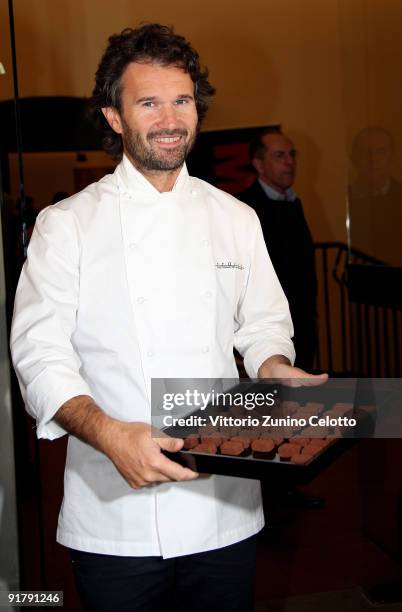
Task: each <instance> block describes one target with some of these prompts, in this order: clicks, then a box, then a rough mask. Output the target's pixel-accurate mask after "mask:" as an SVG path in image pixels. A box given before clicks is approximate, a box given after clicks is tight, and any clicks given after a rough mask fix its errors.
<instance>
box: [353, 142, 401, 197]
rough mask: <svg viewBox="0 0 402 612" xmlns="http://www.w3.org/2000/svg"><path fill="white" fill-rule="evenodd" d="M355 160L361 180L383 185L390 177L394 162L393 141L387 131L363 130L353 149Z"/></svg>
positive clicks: (378, 185)
mask: <svg viewBox="0 0 402 612" xmlns="http://www.w3.org/2000/svg"><path fill="white" fill-rule="evenodd" d="M353 162H354V164H355V166H356V168H357V172H358V178H359V180H361V181H363V182H365V183H372V184H373V186H374V187H381V186H382V185H383V184H384V183H385V182H386V181H387V179H388V178H389V176H390V172H391V162H392V142H391V140H390V137H389V136H388V134H387V133H386V132H383V131H382V130H372V131H367V132H363V133H362V134H361V135H360V137H359V138H358V139H357V140H356V142H355V144H354V149H353Z"/></svg>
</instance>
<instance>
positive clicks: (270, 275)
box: [11, 157, 294, 558]
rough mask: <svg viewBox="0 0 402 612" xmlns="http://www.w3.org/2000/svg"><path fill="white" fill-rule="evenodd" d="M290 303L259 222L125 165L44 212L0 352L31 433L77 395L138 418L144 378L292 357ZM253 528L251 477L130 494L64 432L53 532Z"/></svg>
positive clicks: (139, 536)
mask: <svg viewBox="0 0 402 612" xmlns="http://www.w3.org/2000/svg"><path fill="white" fill-rule="evenodd" d="M291 335H292V323H291V319H290V314H289V309H288V304H287V301H286V298H285V296H284V293H283V291H282V288H281V286H280V284H279V281H278V279H277V277H276V275H275V272H274V269H273V267H272V264H271V262H270V259H269V256H268V253H267V250H266V247H265V243H264V239H263V236H262V232H261V228H260V224H259V221H258V219H257V215H256V214H255V212H254V211H253V210H252V209H251V208H249V207H248V206H247V205H245V204H242V203H241V202H239V201H237V200H236V199H234V198H233V197H232V196H230V195H228V194H226V193H224V192H222V191H220V190H218V189H216V188H215V187H213V186H211V185H209V184H208V183H205V182H204V181H201V180H199V179H197V178H194V177H190V176H189V175H188V172H187V169H186V167H185V166H183V168H182V170H181V172H180V174H179V176H178V179H177V181H176V184H175V186H174V189H173V190H172V191H170V192H165V193H160V192H159V191H157V190H156V189H155V188H154V187H153V186H152V185H151V183H149V182H148V181H147V179H146V178H145V177H144V176H143V175H142V174H141V173H139V172H138V171H137V170H136V169H135V168H134V166H133V165H132V164H131V162H130V161H129V160H128V158H126V157H124V158H123V161H122V162H121V163H120V164H119V165H118V166H117V168H116V170H115V172H114V173H113V174H110V175H107V176H105V177H104V178H102V179H101V180H100V181H99V182H97V183H93V184H92V185H89V186H88V187H87V188H85V189H84V190H83V191H81V192H80V193H78V194H76V195H74V196H72V197H70V198H68V199H66V200H64V201H62V202H60V203H58V204H56V205H53V206H49V207H48V208H46V209H44V210H43V211H42V212H41V213H40V214H39V216H38V219H37V222H36V226H35V229H34V232H33V235H32V239H31V242H30V245H29V249H28V258H27V261H26V263H25V265H24V268H23V271H22V273H21V278H20V281H19V285H18V289H17V294H16V301H15V310H14V320H13V327H12V341H11V344H12V354H13V360H14V365H15V368H16V372H17V375H18V379H19V382H20V386H21V390H22V393H23V397H24V400H25V403H26V407H27V410H28V412H29V413H30V414H31V415H32V416H33V417H34V418H35V419H36V422H37V434H38V437H40V438H48V439H54V438H57V437H59V436H62V435H63V434H65V433H66V432H65V430H64V429H63V428H62V427H61V426H60V425H58V424H57V423H56V422H55V420H54V415H55V413H56V412H57V410H58V409H59V408H60V406H61V405H62V404H63V403H64V402H66V401H67V400H69V399H71V398H72V397H74V396H76V395H82V394H85V395H90V396H92V398H93V399H94V400H95V402H96V403H97V404H98V405H99V406H100V407H101V408H102V409H103V410H104V411H105V412H106V413H107V414H108V415H110V416H111V417H113V418H116V419H120V420H123V421H143V422H150V421H151V409H150V382H151V378H152V377H157V378H158V377H159V378H169V377H172V378H173V377H174V378H179V377H181V378H192V379H193V378H197V377H204V378H212V377H213V378H220V377H222V378H225V377H227V378H234V377H237V370H236V365H235V361H234V358H233V346H235V347H236V348H237V350H238V351H239V352H240V353H241V354H242V355H243V356H244V361H245V367H246V370H247V372H248V373H249V375H250V376H251V377H256V376H257V371H258V368H259V366H260V365H261V363H262V362H263V361H264V360H265V359H266V358H268V357H269V356H271V355H276V354H281V355H285V356H287V357H288V358H289V359H290V360H291V361H293V359H294V351H293V345H292V342H291V340H290V338H291ZM262 526H263V513H262V507H261V497H260V485H259V482H258V481H255V480H247V479H239V478H233V477H225V476H216V475H212V476H208V477H201V478H199V479H197V480H194V481H186V482H169V483H161V484H159V483H158V484H153V485H151V486H147V487H144V488H141V489H138V490H134V489H132V488H130V486H129V485H128V484H127V482H126V481H125V480H124V479H123V477H122V476H121V475H120V474H119V472H118V471H117V470H116V468H115V466H114V465H113V463H112V462H111V461H110V460H109V459H108V458H107V457H106V456H105V455H104V454H103V453H101V452H98V451H97V450H95V449H94V448H92V447H91V446H90V445H88V444H86V443H84V442H82V441H81V440H79V439H77V438H76V437H74V436H70V437H69V440H68V450H67V459H66V469H65V480H64V500H63V503H62V507H61V511H60V516H59V524H58V530H57V540H58V542H60V543H61V544H63V545H65V546H68V547H71V548H74V549H78V550H83V551H89V552H94V553H105V554H112V555H123V556H124V555H129V556H148V555H162V556H163V557H165V558H167V557H173V556H179V555H184V554H191V553H197V552H202V551H206V550H211V549H215V548H219V547H222V546H226V545H229V544H233V543H235V542H237V541H240V540H242V539H244V538H247V537H249V536H251V535H253V534H255V533H257V532H258V531H259V530H260V529H261V528H262Z"/></svg>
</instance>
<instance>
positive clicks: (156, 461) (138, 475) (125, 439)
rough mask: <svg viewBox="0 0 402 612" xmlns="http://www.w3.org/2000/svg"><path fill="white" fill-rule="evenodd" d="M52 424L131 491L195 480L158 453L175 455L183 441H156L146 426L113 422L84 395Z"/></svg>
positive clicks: (61, 411) (163, 438)
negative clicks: (103, 461) (105, 463)
mask: <svg viewBox="0 0 402 612" xmlns="http://www.w3.org/2000/svg"><path fill="white" fill-rule="evenodd" d="M55 420H56V421H57V423H59V424H60V425H61V426H62V427H64V429H65V430H66V431H68V432H69V433H70V434H72V435H74V436H76V437H77V438H79V439H80V440H83V441H84V442H86V443H87V444H90V445H91V446H93V447H94V448H96V449H97V450H98V451H100V452H102V453H104V454H105V455H106V456H107V457H109V459H110V460H111V461H112V462H113V463H114V465H115V466H116V468H117V469H118V471H119V472H120V474H121V475H122V476H123V478H124V479H125V480H126V481H127V482H128V484H129V485H130V486H131V487H133V488H134V489H138V488H139V487H143V486H145V485H148V484H151V483H154V482H169V481H174V480H192V479H193V478H197V476H198V474H197V473H196V472H193V471H192V470H189V469H188V468H185V467H182V466H181V465H179V464H178V463H176V462H175V461H171V460H170V459H168V458H167V457H165V455H163V454H162V449H163V450H167V451H170V452H177V451H179V450H180V449H181V448H182V446H183V440H181V439H178V438H169V437H168V436H162V434H161V435H160V437H156V433H157V432H156V430H155V429H154V430H153V429H152V427H151V425H148V424H147V423H126V422H124V421H118V420H117V419H113V418H111V417H109V416H108V415H107V414H105V413H104V412H103V410H101V409H100V408H99V407H98V406H97V405H96V404H95V402H94V401H93V399H92V398H91V397H89V396H87V395H78V396H77V397H73V398H72V399H70V400H69V401H68V402H66V403H65V404H63V406H61V408H60V409H59V410H58V412H57V413H56V415H55ZM152 435H154V436H155V437H152Z"/></svg>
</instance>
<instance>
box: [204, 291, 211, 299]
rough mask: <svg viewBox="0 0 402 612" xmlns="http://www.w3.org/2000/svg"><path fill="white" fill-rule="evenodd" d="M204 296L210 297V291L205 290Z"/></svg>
mask: <svg viewBox="0 0 402 612" xmlns="http://www.w3.org/2000/svg"><path fill="white" fill-rule="evenodd" d="M205 297H206V298H208V299H209V298H211V297H212V291H206V292H205Z"/></svg>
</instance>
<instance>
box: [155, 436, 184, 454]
mask: <svg viewBox="0 0 402 612" xmlns="http://www.w3.org/2000/svg"><path fill="white" fill-rule="evenodd" d="M157 442H158V444H159V446H160V447H161V448H162V449H163V450H166V451H169V452H170V453H177V451H179V450H180V449H181V448H182V447H183V444H184V442H183V440H182V439H181V438H169V437H166V438H158V439H157Z"/></svg>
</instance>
